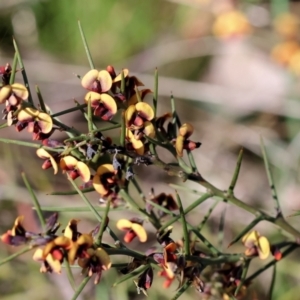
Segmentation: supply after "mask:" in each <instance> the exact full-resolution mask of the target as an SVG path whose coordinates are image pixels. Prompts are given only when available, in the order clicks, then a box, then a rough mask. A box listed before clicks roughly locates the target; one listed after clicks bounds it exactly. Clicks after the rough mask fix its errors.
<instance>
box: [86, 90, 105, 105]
mask: <svg viewBox="0 0 300 300" xmlns="http://www.w3.org/2000/svg"><path fill="white" fill-rule="evenodd" d="M100 100H101V94H99V93H96V92H88V93H87V94H86V95H85V97H84V101H85V103H88V101H92V103H93V102H96V101H100Z"/></svg>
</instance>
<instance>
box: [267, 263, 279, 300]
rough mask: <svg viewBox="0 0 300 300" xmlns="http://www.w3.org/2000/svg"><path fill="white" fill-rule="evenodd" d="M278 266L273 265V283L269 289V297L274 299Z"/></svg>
mask: <svg viewBox="0 0 300 300" xmlns="http://www.w3.org/2000/svg"><path fill="white" fill-rule="evenodd" d="M276 266H277V265H274V267H273V273H272V279H271V284H270V289H269V293H268V295H269V297H268V299H274V298H273V293H274V288H275V281H276Z"/></svg>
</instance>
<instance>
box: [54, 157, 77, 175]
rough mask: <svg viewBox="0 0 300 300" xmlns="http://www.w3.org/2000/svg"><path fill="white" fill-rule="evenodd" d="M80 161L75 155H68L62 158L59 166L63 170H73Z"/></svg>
mask: <svg viewBox="0 0 300 300" xmlns="http://www.w3.org/2000/svg"><path fill="white" fill-rule="evenodd" d="M77 163H78V160H77V159H76V158H74V157H73V156H70V155H67V156H65V157H63V158H61V160H60V162H59V166H60V168H61V169H62V170H63V171H68V170H73V169H74V168H75V167H76V165H77Z"/></svg>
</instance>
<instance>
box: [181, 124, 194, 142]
mask: <svg viewBox="0 0 300 300" xmlns="http://www.w3.org/2000/svg"><path fill="white" fill-rule="evenodd" d="M193 132H194V127H193V126H192V125H191V124H189V123H184V124H183V125H182V126H181V127H180V128H179V134H180V135H181V136H183V137H185V138H186V139H187V138H188V137H190V136H191V135H192V133H193Z"/></svg>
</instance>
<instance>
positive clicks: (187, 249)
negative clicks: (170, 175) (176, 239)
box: [176, 191, 191, 255]
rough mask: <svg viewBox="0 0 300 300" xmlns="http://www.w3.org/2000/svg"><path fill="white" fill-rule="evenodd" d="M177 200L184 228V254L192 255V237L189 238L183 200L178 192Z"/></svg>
mask: <svg viewBox="0 0 300 300" xmlns="http://www.w3.org/2000/svg"><path fill="white" fill-rule="evenodd" d="M176 199H177V203H178V206H179V212H180V218H181V223H182V226H183V238H184V253H185V254H186V255H190V251H191V249H190V237H189V232H188V229H187V224H186V220H185V214H184V210H183V207H182V203H181V199H180V196H179V194H178V193H177V191H176Z"/></svg>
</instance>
